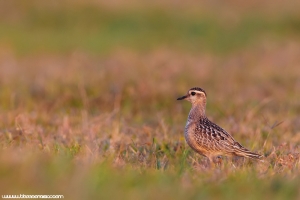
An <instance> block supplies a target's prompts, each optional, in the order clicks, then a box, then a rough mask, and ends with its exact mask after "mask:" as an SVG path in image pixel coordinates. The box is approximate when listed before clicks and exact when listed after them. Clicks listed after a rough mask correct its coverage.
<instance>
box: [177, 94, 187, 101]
mask: <svg viewBox="0 0 300 200" xmlns="http://www.w3.org/2000/svg"><path fill="white" fill-rule="evenodd" d="M187 97H188V95H185V96H183V97H179V98H178V99H177V100H183V99H185V98H187Z"/></svg>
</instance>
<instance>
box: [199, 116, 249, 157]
mask: <svg viewBox="0 0 300 200" xmlns="http://www.w3.org/2000/svg"><path fill="white" fill-rule="evenodd" d="M196 129H198V131H197V130H196V132H198V133H199V134H198V136H196V140H197V142H198V143H199V145H202V146H205V147H206V148H207V149H208V150H211V151H224V152H228V153H232V152H234V149H236V148H237V149H239V148H244V147H242V145H240V144H239V143H238V142H236V141H235V139H234V138H233V137H232V136H231V135H230V134H229V133H227V132H226V131H225V130H224V129H222V128H221V127H219V126H218V125H216V124H215V123H213V122H211V121H209V120H208V119H203V121H201V123H199V125H198V126H197V127H196Z"/></svg>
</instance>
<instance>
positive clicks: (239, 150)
mask: <svg viewBox="0 0 300 200" xmlns="http://www.w3.org/2000/svg"><path fill="white" fill-rule="evenodd" d="M234 149H235V152H234V153H235V154H236V155H237V156H243V157H246V158H251V159H256V160H262V159H263V158H264V156H262V155H260V154H257V153H254V152H252V151H250V150H248V149H246V148H245V147H243V146H242V145H241V144H239V143H238V142H236V144H235V145H234Z"/></svg>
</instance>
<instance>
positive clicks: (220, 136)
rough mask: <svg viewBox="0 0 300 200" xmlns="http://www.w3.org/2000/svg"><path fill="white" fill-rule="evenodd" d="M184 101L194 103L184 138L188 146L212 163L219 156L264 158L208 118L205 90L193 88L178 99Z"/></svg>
mask: <svg viewBox="0 0 300 200" xmlns="http://www.w3.org/2000/svg"><path fill="white" fill-rule="evenodd" d="M183 99H186V100H188V101H190V102H191V103H192V108H191V111H190V113H189V116H188V119H187V123H186V126H185V132H184V136H185V139H186V141H187V143H188V145H189V146H190V147H191V148H192V149H193V150H195V151H196V152H197V153H199V154H201V155H203V156H206V157H208V158H209V160H210V161H212V159H213V158H214V157H216V156H219V155H227V156H243V157H248V158H253V159H261V158H262V156H261V155H259V154H256V153H253V152H251V151H250V150H248V149H246V148H245V147H243V146H242V145H241V144H240V143H238V142H237V141H235V139H234V138H233V137H232V136H231V135H230V134H229V133H227V132H226V131H225V130H224V129H222V128H221V127H219V126H218V125H216V124H215V123H213V122H211V121H210V120H209V119H208V118H207V117H206V115H205V107H206V92H205V91H204V90H203V89H201V88H198V87H195V88H191V89H190V90H189V91H188V93H187V94H186V95H185V96H183V97H180V98H178V100H183Z"/></svg>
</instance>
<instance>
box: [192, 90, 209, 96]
mask: <svg viewBox="0 0 300 200" xmlns="http://www.w3.org/2000/svg"><path fill="white" fill-rule="evenodd" d="M191 92H195V93H198V94H204V92H201V91H198V90H191V91H190V93H191ZM204 95H205V94H204Z"/></svg>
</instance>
